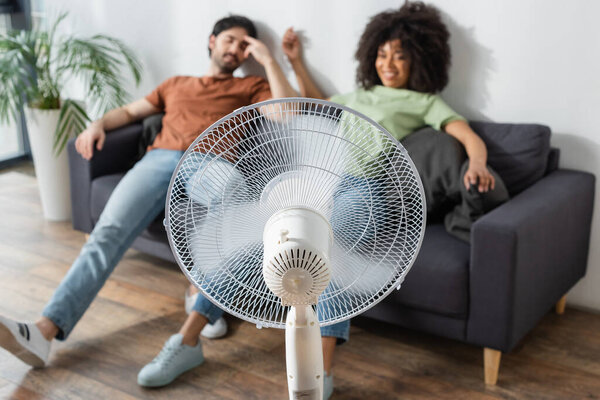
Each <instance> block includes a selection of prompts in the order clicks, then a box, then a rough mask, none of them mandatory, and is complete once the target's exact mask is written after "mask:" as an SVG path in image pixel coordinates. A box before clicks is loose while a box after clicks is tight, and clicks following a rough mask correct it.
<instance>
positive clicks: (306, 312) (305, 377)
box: [285, 305, 323, 400]
mask: <svg viewBox="0 0 600 400" xmlns="http://www.w3.org/2000/svg"><path fill="white" fill-rule="evenodd" d="M285 351H286V364H287V380H288V390H289V394H290V400H294V399H303V400H304V399H306V400H321V399H322V398H323V348H322V346H321V330H320V328H319V320H318V319H317V315H316V314H315V312H314V310H313V308H312V306H310V305H308V306H298V307H295V306H292V307H291V308H290V310H289V312H288V315H287V319H286V326H285Z"/></svg>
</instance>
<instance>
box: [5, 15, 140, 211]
mask: <svg viewBox="0 0 600 400" xmlns="http://www.w3.org/2000/svg"><path fill="white" fill-rule="evenodd" d="M65 17H66V13H65V14H62V15H60V16H59V17H58V18H57V20H56V21H55V22H54V24H53V25H52V26H51V28H50V29H49V30H40V29H36V30H31V31H13V32H10V33H8V34H2V35H0V121H1V122H4V123H8V122H10V121H16V120H17V118H18V116H19V115H20V113H21V110H23V109H24V111H25V121H26V123H27V131H28V134H29V141H30V144H31V152H32V156H33V162H34V166H35V171H36V176H37V179H38V185H39V188H40V197H41V200H42V208H43V210H44V217H45V218H46V219H48V220H55V221H58V220H66V219H69V218H70V216H71V202H70V191H69V171H68V161H67V156H66V152H65V151H64V148H65V146H66V144H67V141H68V139H69V137H71V136H72V135H77V134H79V133H80V132H81V131H82V130H83V129H85V125H86V122H87V121H89V120H90V118H89V116H88V114H87V113H86V111H85V108H84V107H83V106H82V105H81V104H80V103H79V102H77V101H75V100H73V99H65V98H62V97H61V91H62V90H63V89H64V86H65V84H66V83H67V81H68V80H69V79H72V78H77V77H80V78H83V83H84V89H85V91H86V92H87V93H88V98H87V100H88V104H89V105H90V106H91V108H92V111H93V112H95V113H103V112H105V111H106V110H107V109H110V108H114V107H118V106H121V105H122V104H124V103H125V101H126V100H127V97H128V94H127V93H126V92H125V90H124V89H123V77H122V70H123V69H124V68H125V69H128V70H130V72H131V73H132V75H133V78H134V79H135V82H136V85H137V84H139V82H140V76H141V64H140V62H139V61H138V59H137V58H136V57H135V55H134V54H133V52H132V51H131V50H130V49H129V48H128V47H127V46H126V45H125V44H124V43H123V42H121V41H120V40H118V39H115V38H112V37H109V36H106V35H95V36H91V37H88V38H79V37H75V36H67V35H65V36H60V37H58V35H57V34H56V28H57V27H58V25H59V24H60V23H61V22H62V21H63V20H64V19H65Z"/></svg>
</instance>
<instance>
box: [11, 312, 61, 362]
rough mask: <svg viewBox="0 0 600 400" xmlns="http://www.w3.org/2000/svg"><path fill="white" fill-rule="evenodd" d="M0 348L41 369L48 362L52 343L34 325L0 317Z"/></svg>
mask: <svg viewBox="0 0 600 400" xmlns="http://www.w3.org/2000/svg"><path fill="white" fill-rule="evenodd" d="M0 347H2V348H4V349H6V350H8V351H9V352H11V353H12V354H13V355H14V356H16V357H18V358H20V359H21V361H23V362H25V363H27V364H29V365H31V366H32V367H36V368H41V367H43V366H44V365H46V361H48V353H50V341H49V340H46V338H44V336H43V335H42V332H40V330H39V329H38V327H37V326H36V325H35V324H34V323H32V322H29V323H24V322H17V321H13V320H12V319H9V318H6V317H2V316H0Z"/></svg>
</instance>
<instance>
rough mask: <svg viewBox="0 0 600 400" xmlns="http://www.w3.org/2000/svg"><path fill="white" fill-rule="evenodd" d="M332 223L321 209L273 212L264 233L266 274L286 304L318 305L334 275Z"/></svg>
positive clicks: (293, 209)
mask: <svg viewBox="0 0 600 400" xmlns="http://www.w3.org/2000/svg"><path fill="white" fill-rule="evenodd" d="M332 240H333V233H332V230H331V225H330V224H329V222H328V221H327V219H326V218H325V217H324V216H322V215H321V214H320V213H319V212H317V211H314V210H311V209H308V208H304V207H294V208H286V209H283V210H280V211H278V212H276V213H275V214H273V215H272V216H271V218H269V220H268V221H267V223H266V225H265V230H264V234H263V243H264V260H263V276H264V278H265V282H266V284H267V286H268V287H269V289H270V290H271V291H272V292H273V293H274V294H275V295H276V296H278V297H280V298H281V301H282V303H283V305H285V306H287V305H308V304H316V303H317V300H318V298H319V295H320V294H321V293H322V292H323V291H324V290H325V288H326V287H327V285H328V284H329V280H330V278H331V273H330V265H329V251H330V248H331V244H332Z"/></svg>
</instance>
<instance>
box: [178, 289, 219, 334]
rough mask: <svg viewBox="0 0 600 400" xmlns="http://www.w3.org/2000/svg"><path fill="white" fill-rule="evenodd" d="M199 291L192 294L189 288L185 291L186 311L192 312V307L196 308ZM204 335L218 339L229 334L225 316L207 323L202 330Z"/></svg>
mask: <svg viewBox="0 0 600 400" xmlns="http://www.w3.org/2000/svg"><path fill="white" fill-rule="evenodd" d="M198 293H199V292H196V293H194V294H190V291H189V288H188V289H187V290H186V291H185V312H186V313H188V314H189V313H191V312H192V308H194V304H195V303H196V299H197V298H198ZM200 334H201V335H202V336H204V337H205V338H207V339H218V338H221V337H223V336H225V335H226V334H227V321H225V318H223V317H221V318H219V319H218V320H217V321H216V322H215V323H214V324H206V326H205V327H204V328H203V329H202V332H200Z"/></svg>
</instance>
